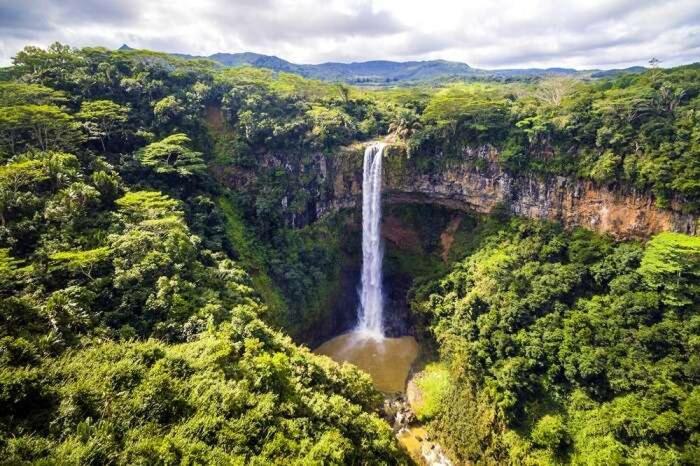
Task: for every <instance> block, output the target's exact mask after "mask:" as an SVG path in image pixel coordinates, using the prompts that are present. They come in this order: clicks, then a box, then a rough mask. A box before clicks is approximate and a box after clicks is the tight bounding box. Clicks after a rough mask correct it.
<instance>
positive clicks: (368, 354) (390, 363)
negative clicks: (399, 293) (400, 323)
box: [314, 332, 418, 393]
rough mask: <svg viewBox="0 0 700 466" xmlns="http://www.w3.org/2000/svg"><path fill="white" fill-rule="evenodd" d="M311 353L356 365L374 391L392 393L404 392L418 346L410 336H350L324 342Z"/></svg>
mask: <svg viewBox="0 0 700 466" xmlns="http://www.w3.org/2000/svg"><path fill="white" fill-rule="evenodd" d="M314 352H315V353H317V354H323V355H326V356H329V357H330V358H331V359H333V360H334V361H337V362H349V363H351V364H354V365H356V366H357V367H359V368H360V369H362V370H363V371H365V372H367V373H368V374H369V375H370V376H371V377H372V381H373V382H374V386H375V387H376V389H377V390H379V391H381V392H385V393H392V392H403V391H404V390H405V388H406V379H407V378H408V372H409V370H410V369H411V364H413V361H414V360H415V359H416V357H417V356H418V343H417V342H416V339H415V338H413V337H411V336H404V337H399V338H378V339H377V338H372V337H369V336H367V335H365V334H362V333H359V332H349V333H344V334H342V335H339V336H337V337H335V338H332V339H330V340H328V341H326V342H325V343H323V344H322V345H321V346H319V347H318V348H316V349H315V350H314Z"/></svg>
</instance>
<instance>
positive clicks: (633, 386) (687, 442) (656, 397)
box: [412, 219, 700, 464]
mask: <svg viewBox="0 0 700 466" xmlns="http://www.w3.org/2000/svg"><path fill="white" fill-rule="evenodd" d="M474 233H475V234H476V235H477V237H478V238H477V239H476V241H475V242H474V243H473V244H474V246H473V250H472V252H471V253H470V254H469V255H468V256H467V257H466V258H465V259H463V260H461V261H459V262H457V263H456V264H455V266H454V267H453V269H452V270H451V271H450V272H449V273H448V274H446V275H445V276H444V277H442V278H440V279H437V280H432V281H428V282H426V283H423V284H421V285H420V286H417V287H416V288H415V289H414V290H413V294H414V295H413V301H412V302H413V308H414V311H416V312H417V313H420V314H422V315H423V318H424V319H425V320H426V322H428V329H429V331H430V333H431V335H432V336H433V337H434V338H435V340H436V342H437V344H438V347H439V354H440V357H441V359H442V361H443V365H444V366H446V367H447V368H448V370H449V373H450V377H449V382H445V381H444V375H441V372H440V371H439V369H441V368H440V367H439V366H438V367H437V368H435V367H432V368H431V367H430V366H429V368H428V369H429V370H428V371H427V372H426V383H432V385H433V386H435V387H437V388H434V387H433V386H428V387H427V392H426V394H427V396H428V399H427V400H426V401H425V403H426V404H427V405H429V408H430V409H429V410H427V411H428V414H430V417H432V421H431V422H432V424H431V425H432V426H433V428H434V429H435V430H436V431H437V432H438V433H439V435H440V437H441V439H442V441H443V442H444V444H445V445H446V446H447V447H448V448H449V449H450V450H451V451H452V453H453V454H454V455H455V457H457V458H459V459H460V460H463V461H472V462H477V463H482V462H496V463H515V464H556V463H562V462H573V463H575V464H695V463H696V462H697V460H698V458H699V457H700V431H699V430H698V419H699V416H698V407H699V405H698V401H699V400H700V398H699V396H700V388H699V382H700V379H699V377H700V373H699V372H698V368H699V367H700V366H698V364H699V363H700V359H698V347H697V345H698V332H699V331H700V328H699V327H698V325H700V314H698V305H699V304H700V302H699V301H698V292H699V291H700V290H699V289H698V284H700V238H698V237H691V236H686V235H682V234H677V233H661V234H659V235H657V236H655V237H654V238H653V239H652V240H651V241H649V242H648V244H647V245H646V246H643V245H641V244H639V243H636V242H624V243H618V244H616V243H614V242H613V241H611V240H610V239H607V238H603V237H599V236H596V235H593V234H591V233H588V232H586V231H583V230H576V231H573V232H563V231H561V230H560V229H559V228H558V227H557V226H555V225H551V224H544V223H537V222H532V221H524V220H519V219H513V220H510V221H507V222H503V221H502V220H501V221H498V220H494V219H489V220H488V221H487V222H485V223H484V224H482V225H480V226H479V227H478V228H477V229H476V230H474ZM442 370H443V371H444V370H445V369H442ZM434 406H438V408H437V409H436V408H435V407H434Z"/></svg>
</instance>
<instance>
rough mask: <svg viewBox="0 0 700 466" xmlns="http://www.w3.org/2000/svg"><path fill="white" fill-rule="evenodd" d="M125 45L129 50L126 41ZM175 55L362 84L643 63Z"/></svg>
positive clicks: (592, 73)
mask: <svg viewBox="0 0 700 466" xmlns="http://www.w3.org/2000/svg"><path fill="white" fill-rule="evenodd" d="M122 49H125V50H130V48H129V47H128V46H127V45H123V46H122ZM174 55H176V56H179V57H182V58H187V59H195V58H208V59H210V60H213V61H215V62H217V63H221V64H222V65H223V66H231V67H233V66H244V65H249V66H254V67H258V68H267V69H270V70H273V71H283V72H288V73H295V74H299V75H301V76H304V77H307V78H314V79H321V80H324V81H343V82H347V83H350V84H359V85H374V86H376V85H387V84H412V83H425V82H432V81H444V80H457V79H499V80H510V79H528V78H537V77H543V76H578V77H590V78H602V77H608V76H613V75H615V74H620V73H641V72H643V71H644V70H645V68H644V67H641V66H635V67H632V68H626V69H617V70H583V71H581V70H576V69H573V68H524V69H517V68H516V69H502V70H486V69H479V68H472V67H471V66H469V65H467V64H466V63H460V62H454V61H448V60H427V61H407V62H396V61H387V60H375V61H366V62H353V63H335V62H328V63H320V64H318V65H308V64H296V63H292V62H289V61H287V60H284V59H282V58H279V57H276V56H274V55H262V54H259V53H253V52H243V53H215V54H213V55H209V56H208V57H200V56H193V55H186V54H174Z"/></svg>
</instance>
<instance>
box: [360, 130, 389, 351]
mask: <svg viewBox="0 0 700 466" xmlns="http://www.w3.org/2000/svg"><path fill="white" fill-rule="evenodd" d="M384 147H385V144H383V143H376V144H372V145H370V146H368V147H367V149H365V159H364V166H363V172H362V277H361V283H360V286H361V287H360V291H359V292H360V307H359V309H358V317H359V321H358V324H357V331H358V332H359V333H360V334H363V335H366V336H369V337H373V338H383V337H384V330H383V328H382V317H383V316H382V310H383V304H384V303H383V297H382V257H383V255H384V251H383V249H382V243H381V231H380V228H381V224H380V222H381V217H382V205H381V203H382V154H383V152H384Z"/></svg>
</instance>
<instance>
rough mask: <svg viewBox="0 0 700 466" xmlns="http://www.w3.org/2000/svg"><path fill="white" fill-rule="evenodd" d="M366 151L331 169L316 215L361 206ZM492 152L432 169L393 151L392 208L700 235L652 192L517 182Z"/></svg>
mask: <svg viewBox="0 0 700 466" xmlns="http://www.w3.org/2000/svg"><path fill="white" fill-rule="evenodd" d="M360 149H361V148H357V147H356V148H354V149H353V148H348V149H345V150H343V151H339V152H338V153H336V154H333V155H331V156H328V157H327V158H326V159H325V160H324V161H323V162H322V163H323V172H324V174H325V176H326V178H327V180H326V183H325V184H326V188H325V192H323V193H321V194H322V195H321V196H320V197H319V199H318V202H317V204H316V215H317V216H322V215H324V214H325V213H327V212H329V211H334V210H337V209H340V208H348V207H353V206H355V205H356V202H357V201H358V199H359V196H360V191H361V186H362V154H361V150H360ZM497 157H498V154H497V152H496V150H495V149H494V148H492V147H478V148H466V149H465V150H464V154H463V157H462V158H461V159H460V160H459V161H439V162H436V163H426V160H425V158H423V159H421V157H420V156H414V157H412V158H407V157H406V155H405V153H404V151H402V150H401V149H400V147H397V146H394V147H390V149H389V150H388V153H387V155H386V159H385V168H384V198H385V200H386V202H420V203H433V204H439V205H444V206H446V207H450V208H455V209H461V210H467V211H476V212H480V213H488V212H490V211H491V210H492V209H493V208H494V207H495V206H497V205H503V206H505V207H506V208H507V209H509V210H510V211H511V212H512V213H513V214H515V215H522V216H525V217H530V218H537V219H549V220H554V221H558V222H561V223H562V224H563V225H564V226H565V227H567V228H570V227H574V226H581V227H585V228H588V229H591V230H595V231H598V232H601V233H610V234H612V235H613V236H615V237H616V238H619V239H627V238H646V237H649V236H651V235H653V234H654V233H657V232H660V231H678V232H683V233H688V234H697V233H698V231H697V228H698V225H697V224H698V221H697V220H698V219H697V217H696V216H694V215H690V214H684V213H682V205H680V203H679V202H677V201H676V202H674V203H672V205H671V207H670V208H668V209H660V208H658V207H656V205H655V202H654V199H653V197H652V196H650V195H649V194H647V193H639V192H635V191H632V190H623V189H619V188H610V187H604V186H596V185H595V184H593V183H592V182H589V181H581V180H572V179H568V178H564V177H551V178H548V179H544V178H539V177H535V176H522V175H521V176H513V175H510V174H509V173H507V172H506V171H504V170H503V169H502V168H501V167H500V166H499V164H498V162H497Z"/></svg>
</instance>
